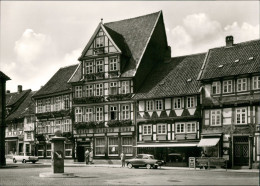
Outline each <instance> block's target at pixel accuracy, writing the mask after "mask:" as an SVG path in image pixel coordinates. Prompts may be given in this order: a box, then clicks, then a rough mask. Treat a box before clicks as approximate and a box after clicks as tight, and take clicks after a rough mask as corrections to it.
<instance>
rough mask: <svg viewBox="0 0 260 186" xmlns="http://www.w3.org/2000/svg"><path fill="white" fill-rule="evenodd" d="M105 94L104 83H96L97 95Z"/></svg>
mask: <svg viewBox="0 0 260 186" xmlns="http://www.w3.org/2000/svg"><path fill="white" fill-rule="evenodd" d="M102 95H103V84H102V83H101V84H97V85H96V96H102Z"/></svg>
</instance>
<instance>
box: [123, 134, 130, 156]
mask: <svg viewBox="0 0 260 186" xmlns="http://www.w3.org/2000/svg"><path fill="white" fill-rule="evenodd" d="M122 149H123V152H124V154H125V155H126V156H131V155H133V138H132V137H131V136H130V137H122Z"/></svg>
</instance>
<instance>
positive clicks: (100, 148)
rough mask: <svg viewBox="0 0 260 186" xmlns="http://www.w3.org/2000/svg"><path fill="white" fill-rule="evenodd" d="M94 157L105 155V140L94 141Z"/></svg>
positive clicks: (97, 139)
mask: <svg viewBox="0 0 260 186" xmlns="http://www.w3.org/2000/svg"><path fill="white" fill-rule="evenodd" d="M95 143H96V144H95V155H96V156H104V155H105V138H104V137H102V138H96V139H95Z"/></svg>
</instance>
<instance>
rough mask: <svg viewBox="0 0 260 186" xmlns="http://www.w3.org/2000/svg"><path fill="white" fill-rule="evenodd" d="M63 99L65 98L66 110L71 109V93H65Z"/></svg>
mask: <svg viewBox="0 0 260 186" xmlns="http://www.w3.org/2000/svg"><path fill="white" fill-rule="evenodd" d="M63 99H64V109H65V110H68V109H70V98H69V95H65V96H64V97H63Z"/></svg>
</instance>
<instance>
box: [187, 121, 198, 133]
mask: <svg viewBox="0 0 260 186" xmlns="http://www.w3.org/2000/svg"><path fill="white" fill-rule="evenodd" d="M186 127H187V129H186V132H187V133H196V132H197V131H196V123H187V124H186Z"/></svg>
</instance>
